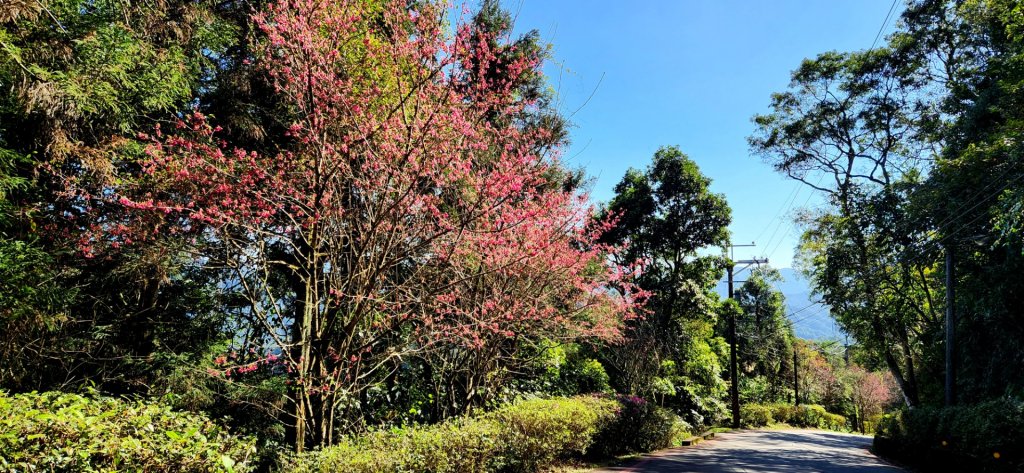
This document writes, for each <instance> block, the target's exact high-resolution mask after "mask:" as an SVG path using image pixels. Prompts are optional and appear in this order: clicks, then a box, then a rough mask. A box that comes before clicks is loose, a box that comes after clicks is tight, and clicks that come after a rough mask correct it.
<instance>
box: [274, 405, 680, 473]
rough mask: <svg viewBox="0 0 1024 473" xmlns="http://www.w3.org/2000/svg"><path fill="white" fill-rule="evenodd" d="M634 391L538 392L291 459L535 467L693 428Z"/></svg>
mask: <svg viewBox="0 0 1024 473" xmlns="http://www.w3.org/2000/svg"><path fill="white" fill-rule="evenodd" d="M687 430H689V426H687V425H686V424H685V423H684V422H682V420H680V419H679V416H676V415H675V414H673V413H672V412H671V411H668V410H667V409H663V408H660V407H657V406H655V405H653V404H651V403H649V402H647V401H644V400H643V399H640V398H638V397H635V396H617V397H609V396H577V397H571V398H554V399H531V400H526V401H521V402H517V403H515V404H512V405H509V406H505V407H503V408H501V409H498V410H496V411H493V412H488V413H486V414H483V415H480V416H477V417H469V418H461V419H453V420H450V421H447V422H444V423H441V424H437V425H430V426H417V427H409V428H404V429H393V430H388V431H380V432H373V433H370V434H366V435H362V436H358V437H353V438H348V439H346V440H344V441H342V442H341V443H339V444H338V445H334V446H331V447H327V448H324V449H322V450H314V451H312V452H306V453H304V454H301V455H299V456H297V457H294V458H292V459H291V461H290V464H289V465H287V467H286V470H288V471H293V472H297V473H305V472H336V471H344V472H351V473H412V472H417V473H419V472H431V473H470V472H472V473H476V472H533V471H538V470H540V469H542V468H545V467H547V466H550V465H551V464H553V463H555V462H556V461H558V460H561V459H567V458H571V457H580V456H582V455H585V454H586V455H588V456H597V457H602V456H610V455H615V454H618V453H625V452H646V451H651V450H656V449H660V448H665V447H669V446H672V445H677V444H678V441H679V440H680V439H682V438H685V437H686V436H688V435H689V434H688V433H687V432H686V431H687Z"/></svg>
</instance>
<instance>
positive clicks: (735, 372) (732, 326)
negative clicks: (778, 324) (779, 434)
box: [726, 243, 768, 429]
mask: <svg viewBox="0 0 1024 473" xmlns="http://www.w3.org/2000/svg"><path fill="white" fill-rule="evenodd" d="M739 246H755V245H754V244H753V243H751V244H749V245H731V244H730V245H729V249H730V251H731V250H732V249H733V248H736V247H739ZM734 254H735V253H730V255H729V261H728V263H727V265H726V273H727V274H728V276H729V299H732V298H733V276H735V274H736V271H735V268H736V263H739V264H745V265H746V266H744V267H743V268H741V269H740V271H743V270H744V269H746V268H749V267H750V266H751V265H754V264H763V263H768V259H767V258H762V259H758V258H754V259H752V260H742V261H733V259H732V256H733V255H734ZM736 350H737V348H736V313H735V312H732V313H731V314H730V316H729V378H730V386H729V397H730V398H731V401H732V402H731V404H732V427H733V428H734V429H738V428H740V385H739V362H738V361H737V360H736Z"/></svg>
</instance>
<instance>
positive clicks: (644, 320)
mask: <svg viewBox="0 0 1024 473" xmlns="http://www.w3.org/2000/svg"><path fill="white" fill-rule="evenodd" d="M1022 18H1024V7H1022V6H1021V5H1019V4H1017V3H1016V2H1013V1H1010V0H965V1H944V0H919V1H912V2H910V3H909V4H908V5H907V8H906V10H905V11H904V13H903V15H902V17H901V19H900V22H899V26H898V29H897V31H896V32H895V33H893V34H892V35H891V36H889V37H888V38H887V40H886V41H885V42H884V44H881V45H879V46H878V47H873V48H871V49H869V50H865V51H858V52H827V53H823V54H821V55H819V56H818V57H816V58H813V59H808V60H806V61H805V62H804V63H803V64H800V65H799V67H798V68H797V69H796V70H795V71H794V73H793V76H792V83H791V87H790V88H789V89H788V90H786V91H782V92H780V93H777V94H775V95H773V96H772V97H771V106H770V109H769V111H768V112H767V113H765V114H763V115H758V116H756V117H754V119H753V123H754V125H753V127H754V132H753V134H752V135H751V137H750V138H749V142H750V147H751V150H752V153H753V154H755V155H757V156H759V157H760V158H762V159H763V160H764V161H765V162H766V163H768V164H769V165H771V166H773V167H774V168H775V169H776V170H777V171H779V172H780V173H782V174H784V175H786V176H789V177H791V178H793V179H796V180H799V181H802V182H803V183H804V184H806V185H808V186H811V187H812V188H813V189H815V191H816V192H819V193H820V194H821V195H823V196H824V197H825V202H826V204H825V205H824V206H823V207H820V208H815V209H807V210H806V211H804V212H803V213H801V215H800V217H799V219H798V222H797V223H798V225H799V226H800V228H801V230H802V231H803V237H802V239H801V244H800V248H799V250H798V251H799V262H800V266H801V267H800V268H799V269H800V270H801V271H803V272H804V273H805V274H807V275H808V277H809V278H810V280H811V281H812V284H813V289H814V291H815V293H816V295H817V296H818V297H820V298H821V300H822V301H823V302H824V303H826V304H827V305H828V306H830V307H831V312H832V315H833V316H834V317H835V319H836V320H837V322H838V324H839V325H840V327H841V328H842V330H843V331H845V332H846V333H847V334H849V335H850V342H849V343H842V344H841V343H839V341H835V340H814V341H812V340H803V339H799V338H797V337H796V336H795V335H794V332H793V327H792V323H791V321H790V318H789V317H788V314H787V313H786V305H785V301H784V298H783V296H782V294H781V293H780V292H779V291H778V289H777V283H778V282H779V278H780V275H779V273H778V271H776V270H774V269H772V268H770V267H758V268H752V269H751V271H750V272H749V273H747V274H746V276H745V282H743V283H742V284H741V285H739V286H738V287H737V289H736V291H735V294H733V297H732V298H723V297H721V296H720V295H718V294H717V293H716V285H717V284H718V282H719V281H720V280H721V279H722V278H723V276H724V275H725V274H726V271H727V268H730V267H732V266H733V265H734V264H735V263H734V262H732V261H730V260H729V258H728V257H727V256H726V255H725V252H724V251H723V249H724V248H727V247H728V245H729V241H730V237H731V236H730V234H729V230H728V226H729V224H730V221H731V211H730V208H729V205H728V203H727V201H726V196H724V195H720V194H716V193H714V192H713V191H712V190H711V181H710V179H709V178H707V177H706V176H705V175H704V174H702V172H701V170H700V169H699V167H698V165H697V161H696V160H694V159H691V158H690V157H689V156H687V155H686V154H684V153H683V152H682V151H681V149H680V148H679V147H676V146H664V147H662V148H660V149H659V150H658V151H657V152H656V153H655V154H654V156H652V157H651V160H650V163H649V165H647V166H646V167H643V168H642V169H631V170H630V171H628V172H627V173H626V174H625V176H623V177H622V179H621V181H619V183H618V184H617V185H616V187H615V189H614V197H613V198H612V199H611V200H610V202H607V203H602V204H596V203H593V202H592V201H591V199H590V197H589V195H588V192H587V190H588V186H589V185H590V184H589V183H590V181H589V178H588V177H587V175H586V172H585V170H583V169H575V168H573V167H572V166H571V165H569V164H566V163H565V162H564V161H563V160H562V159H561V158H560V153H561V152H562V150H564V149H565V148H566V146H567V144H568V136H569V133H568V129H569V127H570V126H571V125H572V124H571V123H570V121H569V118H568V117H566V116H565V114H563V113H562V112H561V111H560V110H559V109H558V107H557V106H556V99H557V97H556V95H555V92H554V91H553V89H552V88H551V87H550V86H549V84H548V82H547V79H546V78H545V76H544V74H543V72H542V71H543V69H542V68H543V65H544V63H545V61H546V60H548V59H550V57H549V56H550V48H549V47H548V45H546V44H544V43H543V42H542V41H541V39H540V38H541V36H540V34H539V33H538V32H536V31H532V32H529V33H526V34H522V35H517V34H513V33H512V32H513V24H512V19H513V18H512V15H511V14H509V13H508V12H507V11H505V10H504V9H503V8H502V7H501V5H499V3H498V2H497V1H495V0H486V1H484V2H483V3H482V4H480V5H479V7H478V8H477V9H475V10H472V11H463V12H462V13H461V15H460V14H458V13H457V12H454V13H453V12H452V11H451V9H449V8H448V7H447V6H446V5H445V4H441V3H435V2H432V1H414V2H406V1H393V0H273V1H268V2H264V1H249V2H241V1H233V0H227V1H214V0H154V1H140V2H132V1H129V2H125V1H121V0H117V1H115V0H45V1H43V0H8V1H4V2H3V3H2V4H0V334H2V336H0V411H2V412H3V413H4V416H3V417H4V418H3V419H0V427H2V428H0V470H2V471H26V470H27V469H30V468H40V469H45V470H53V471H80V470H81V471H94V470H95V471H107V470H110V469H114V470H129V471H172V470H179V471H236V470H238V471H367V472H374V471H438V472H439V471H452V472H461V471H538V470H540V469H543V468H547V467H548V466H550V465H551V464H554V463H559V462H574V461H582V460H581V459H595V458H607V457H614V456H615V455H619V454H622V453H629V452H645V451H649V450H654V449H658V448H664V447H668V446H671V445H676V444H678V443H679V441H680V440H682V439H684V438H687V437H690V436H692V435H695V434H700V433H702V432H705V431H708V430H709V429H712V428H715V427H718V426H727V425H733V423H734V419H733V418H732V413H731V412H730V386H735V390H736V393H735V395H736V397H737V398H738V400H739V402H740V412H739V414H740V418H739V419H735V420H738V421H739V424H740V425H742V426H755V427H756V426H764V425H768V424H774V423H786V424H789V425H793V426H802V427H817V428H830V429H837V430H848V431H858V432H866V433H872V432H876V431H878V432H879V438H880V439H881V440H880V443H878V445H877V446H878V447H879V449H880V450H885V451H886V452H888V453H889V454H891V455H893V456H897V457H899V456H901V455H902V456H907V457H909V456H913V455H915V454H919V453H920V452H922V451H927V450H928V449H933V448H934V442H935V441H936V438H938V437H941V438H942V439H943V440H942V441H943V445H946V443H945V441H946V440H947V439H954V438H955V439H967V440H965V441H964V442H962V445H963V447H961V446H960V445H957V446H956V447H955V448H952V449H950V450H949V451H943V453H944V455H948V456H944V457H941V458H942V459H943V460H949V461H958V462H959V461H962V462H966V463H964V464H965V465H966V464H970V465H978V464H981V465H983V466H984V467H985V468H992V469H994V471H1000V470H998V469H999V468H1003V467H1004V465H1005V464H1007V462H1008V461H1017V460H1020V459H1021V458H1024V451H1021V450H1024V449H1020V448H1019V441H1020V439H1024V420H1022V419H1024V413H1022V409H1024V407H1022V401H1021V398H1022V397H1024V350H1021V342H1020V340H1024V317H1022V316H1021V312H1020V307H1022V306H1024V286H1022V281H1024V279H1022V278H1021V277H1020V276H1019V273H1020V271H1021V269H1022V268H1024V245H1022V242H1024V240H1022V238H1021V232H1022V229H1024V205H1022V202H1024V181H1022V180H1021V177H1022V176H1024V168H1022V163H1024V161H1022V155H1024V154H1022V151H1024V148H1022V146H1024V145H1022V143H1021V136H1020V134H1021V123H1024V122H1022V121H1021V117H1019V116H1018V115H1019V114H1020V113H1021V112H1020V110H1021V103H1020V102H1021V100H1022V98H1024V92H1022V90H1021V86H1022V85H1024V48H1022V46H1024V36H1022V35H1024V20H1022ZM951 269H952V270H954V271H955V272H951ZM947 286H949V287H952V288H953V289H954V293H955V302H954V303H952V304H950V302H949V299H947ZM947 313H953V314H955V319H954V320H955V324H954V325H955V327H953V328H954V329H955V334H956V335H955V336H956V338H955V341H956V344H955V346H953V349H952V350H951V352H950V353H951V355H952V356H951V357H950V358H949V360H952V361H948V360H947V356H946V346H947V344H946V343H947V342H946V336H947V335H946V333H947V327H946V323H945V320H946V317H947ZM732 347H734V349H732ZM731 357H732V358H731ZM733 361H734V363H732V364H734V366H736V375H735V379H733V376H732V375H731V373H730V364H731V362H733ZM947 362H951V363H952V366H953V367H954V372H953V374H954V375H955V376H953V378H954V379H955V381H954V384H953V388H954V389H953V391H954V398H953V399H946V397H945V396H944V393H945V391H944V386H945V384H944V383H945V379H946V378H945V376H946V373H947V369H946V367H947ZM944 405H945V406H946V407H943V406H944ZM886 412H890V414H887V415H885V413H886ZM1007 419H1009V420H1007ZM738 426H739V425H737V427H738ZM997 433H998V435H995V434H997ZM936 436H938V437H936ZM976 438H984V439H987V440H984V441H979V442H975V440H974V439H976ZM623 439H631V440H629V441H626V442H624V441H623ZM1014 445H1016V447H1014ZM992 451H1000V452H1002V455H1001V456H1002V457H1003V461H1002V462H1001V463H1000V462H996V463H992V461H991V458H989V457H990V456H991V452H992ZM935 458H939V457H935ZM996 458H997V459H998V458H1000V455H996ZM971 462H973V463H971ZM978 462H980V463H978ZM1011 468H1012V466H1011ZM1006 471H1011V470H1006Z"/></svg>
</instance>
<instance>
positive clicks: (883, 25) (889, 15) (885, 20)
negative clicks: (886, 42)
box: [868, 0, 899, 52]
mask: <svg viewBox="0 0 1024 473" xmlns="http://www.w3.org/2000/svg"><path fill="white" fill-rule="evenodd" d="M898 1H899V0H892V5H890V6H889V13H886V14H885V19H884V20H882V26H881V27H879V28H878V33H877V34H875V40H874V41H872V42H871V47H870V48H868V51H869V52H870V51H871V50H872V49H875V44H876V43H878V39H879V38H881V37H882V31H884V30H885V26H886V25H888V24H889V17H891V16H892V12H893V11H894V10H895V9H896V3H897V2H898Z"/></svg>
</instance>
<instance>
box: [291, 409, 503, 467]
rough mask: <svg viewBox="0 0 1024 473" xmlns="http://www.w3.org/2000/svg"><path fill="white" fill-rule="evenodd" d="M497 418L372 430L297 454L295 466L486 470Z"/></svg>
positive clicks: (494, 444) (497, 436) (496, 436)
mask: <svg viewBox="0 0 1024 473" xmlns="http://www.w3.org/2000/svg"><path fill="white" fill-rule="evenodd" d="M500 436H501V432H500V429H499V426H498V424H496V423H495V422H493V421H490V420H482V419H458V420H453V421H451V422H445V423H443V424H438V425H433V426H428V427H410V428H405V429H393V430H386V431H378V432H372V433H369V434H366V435H362V436H359V437H356V438H350V439H346V440H344V441H342V442H340V443H338V444H337V445H334V446H331V447H328V448H325V449H323V450H315V451H313V452H309V453H307V454H304V455H300V456H298V457H297V458H295V459H294V460H293V463H292V465H290V467H289V468H287V469H288V470H291V471H296V472H305V471H317V472H337V471H344V472H351V473H377V472H425V471H430V472H464V471H466V472H468V471H486V469H487V468H488V466H489V465H490V464H491V463H492V461H493V460H494V457H495V455H497V454H498V453H500V448H498V447H499V442H500Z"/></svg>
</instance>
